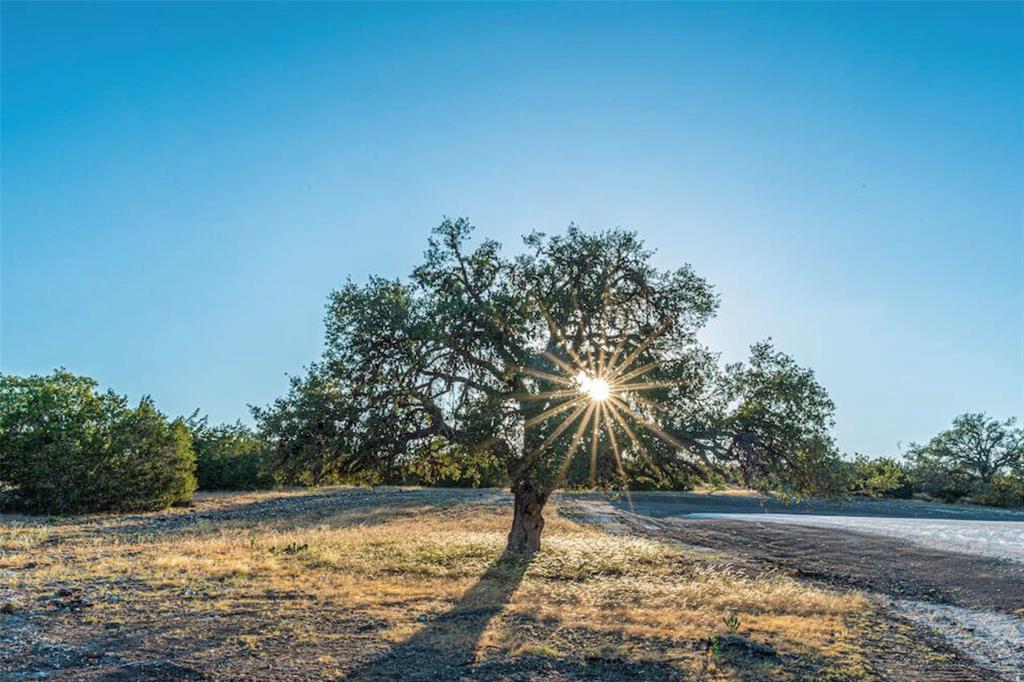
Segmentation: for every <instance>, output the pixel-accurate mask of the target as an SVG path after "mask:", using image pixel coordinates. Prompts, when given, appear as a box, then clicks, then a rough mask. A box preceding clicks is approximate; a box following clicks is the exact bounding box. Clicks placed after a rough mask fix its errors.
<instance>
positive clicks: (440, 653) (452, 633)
mask: <svg viewBox="0 0 1024 682" xmlns="http://www.w3.org/2000/svg"><path fill="white" fill-rule="evenodd" d="M530 561H531V557H529V556H523V555H521V554H515V553H513V552H509V551H507V550H506V551H505V553H504V554H502V555H501V556H500V557H499V558H498V559H497V560H495V561H494V563H492V564H491V565H490V566H489V567H488V568H487V571H486V572H485V573H484V574H483V575H482V576H481V577H480V580H479V581H478V582H477V583H476V584H475V585H473V587H471V588H469V590H467V591H466V593H465V594H463V595H462V597H461V598H460V599H459V601H458V602H457V603H456V604H455V606H453V607H452V608H451V609H449V610H448V611H446V612H445V613H443V614H441V615H440V616H438V617H437V618H435V619H434V620H432V621H430V622H429V623H428V624H427V625H426V626H425V627H424V628H423V629H422V630H420V631H418V632H417V633H416V634H414V635H413V636H412V637H410V638H409V639H407V640H406V641H404V642H402V643H400V644H397V645H395V646H394V647H392V648H391V649H389V650H387V651H385V652H384V653H382V654H380V655H379V656H377V657H376V658H374V659H373V660H371V661H369V662H367V663H364V664H363V665H361V666H360V667H358V668H356V669H355V670H353V671H352V672H350V673H349V674H348V675H347V676H346V678H345V679H347V680H418V679H458V678H460V677H461V676H462V673H463V671H464V666H467V665H469V664H471V663H473V661H474V659H475V656H476V649H477V645H478V644H479V642H480V638H481V637H482V636H483V634H484V630H486V629H487V625H488V624H489V623H490V622H491V620H492V619H493V618H494V617H495V616H497V615H498V614H499V613H500V612H501V610H502V609H503V608H504V606H505V605H506V604H507V603H508V602H509V600H510V599H511V598H512V595H513V594H514V593H515V591H516V589H517V588H518V587H519V583H521V582H522V580H523V575H524V574H525V573H526V569H527V567H528V566H529V565H530Z"/></svg>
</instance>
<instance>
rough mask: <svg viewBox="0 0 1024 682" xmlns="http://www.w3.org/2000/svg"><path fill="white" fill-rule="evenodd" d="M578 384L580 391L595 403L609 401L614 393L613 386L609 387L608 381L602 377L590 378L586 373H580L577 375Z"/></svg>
mask: <svg viewBox="0 0 1024 682" xmlns="http://www.w3.org/2000/svg"><path fill="white" fill-rule="evenodd" d="M576 383H577V384H579V387H580V391H581V392H583V393H585V394H586V395H587V396H589V397H590V399H591V400H592V401H594V402H601V401H604V400H608V397H609V396H610V395H611V393H612V389H611V386H609V385H608V382H607V381H606V380H604V379H602V378H600V377H591V376H588V375H587V374H586V373H585V372H580V373H579V374H577V375H576Z"/></svg>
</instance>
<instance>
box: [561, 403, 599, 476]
mask: <svg viewBox="0 0 1024 682" xmlns="http://www.w3.org/2000/svg"><path fill="white" fill-rule="evenodd" d="M600 404H601V403H598V402H593V401H592V402H591V403H590V405H589V406H588V407H587V411H586V412H584V413H583V419H581V420H580V423H579V426H577V427H576V432H575V433H573V434H572V441H570V442H569V448H568V449H567V450H566V451H565V459H564V460H562V466H561V467H559V469H558V479H557V481H558V483H557V484H556V485H555V487H556V488H558V487H560V486H561V485H562V481H564V480H565V475H566V473H568V471H569V465H570V464H572V456H573V454H575V453H576V448H578V447H579V446H580V443H581V442H582V441H583V434H584V432H585V431H586V430H587V425H588V423H589V422H590V420H591V418H592V417H593V416H594V410H595V409H596V408H597V406H598V405H600Z"/></svg>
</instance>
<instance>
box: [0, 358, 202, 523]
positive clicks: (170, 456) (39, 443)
mask: <svg viewBox="0 0 1024 682" xmlns="http://www.w3.org/2000/svg"><path fill="white" fill-rule="evenodd" d="M95 389H96V382H95V381H93V380H92V379H90V378H88V377H82V376H75V375H73V374H70V373H68V372H65V371H63V370H58V371H55V372H54V373H53V374H51V375H49V376H29V377H20V376H14V375H3V376H0V478H2V481H0V504H2V505H3V506H4V507H6V508H12V509H18V510H22V511H27V512H31V513H50V514H72V513H82V512H93V511H108V510H117V511H142V510H152V509H161V508H164V507H167V506H169V505H174V504H187V503H189V502H190V501H191V499H192V493H193V491H194V490H195V487H196V480H195V474H194V471H195V455H194V453H193V451H192V442H191V438H190V436H189V432H188V428H187V427H186V426H185V424H184V423H183V422H182V421H181V420H180V419H179V420H174V421H171V422H169V421H168V420H167V418H166V417H164V415H163V414H161V413H160V412H159V411H157V409H156V408H155V407H154V405H153V402H152V400H150V399H149V398H148V397H147V398H143V399H142V400H141V401H140V402H139V404H138V405H137V406H136V407H134V408H132V407H129V405H128V401H127V399H126V398H125V397H124V396H121V395H117V394H115V393H113V392H112V391H107V392H105V393H98V392H96V390H95Z"/></svg>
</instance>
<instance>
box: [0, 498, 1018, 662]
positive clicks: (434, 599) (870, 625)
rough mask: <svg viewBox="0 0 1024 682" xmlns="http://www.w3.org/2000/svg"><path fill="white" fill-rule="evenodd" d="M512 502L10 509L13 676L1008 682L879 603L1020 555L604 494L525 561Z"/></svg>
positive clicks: (5, 619) (979, 575)
mask: <svg viewBox="0 0 1024 682" xmlns="http://www.w3.org/2000/svg"><path fill="white" fill-rule="evenodd" d="M509 503H510V499H509V497H508V495H507V494H506V493H504V492H501V491H468V490H437V489H434V490H422V489H386V488H381V489H376V490H363V489H346V488H337V489H326V490H321V491H313V492H310V491H285V492H274V493H253V494H237V495H219V494H218V495H203V496H201V497H200V499H199V500H198V501H197V503H196V504H195V506H193V507H191V508H188V509H178V510H170V511H168V512H161V513H154V514H137V515H123V516H111V515H96V516H89V517H82V518H77V519H45V518H39V517H15V516H0V678H2V679H4V680H8V679H10V680H27V679H56V680H80V679H86V680H138V679H144V680H178V679H197V680H198V679H237V680H242V679H245V680H278V679H285V680H313V679H317V680H319V679H358V680H376V679H395V680H399V679H402V680H404V679H421V680H470V679H472V680H549V679H550V680H576V679H591V680H621V679H630V680H632V679H740V680H769V679H778V680H804V679H806V680H812V679H833V680H842V679H849V680H864V679H892V680H908V679H920V680H988V679H994V673H993V672H992V671H991V670H987V669H985V668H984V667H982V666H979V665H978V664H977V663H976V662H972V661H971V660H970V659H968V658H967V657H966V656H964V655H963V653H962V652H961V651H959V650H957V649H955V648H953V647H951V646H950V645H949V643H948V641H947V640H946V639H944V638H943V637H942V636H940V635H939V634H937V633H934V632H931V631H929V630H928V629H925V628H921V627H920V626H917V625H915V624H914V623H912V622H910V621H908V620H907V619H904V618H901V617H899V616H897V615H895V614H894V613H893V612H891V611H890V610H888V609H887V608H886V606H885V605H884V604H881V603H879V602H878V601H877V600H874V599H872V598H868V597H866V596H865V593H869V594H886V595H891V596H893V597H901V596H910V597H914V598H926V599H931V600H937V601H948V602H949V603H952V604H957V605H964V606H978V607H985V608H992V609H999V610H1004V611H1008V612H1012V611H1014V610H1016V609H1019V608H1021V606H1022V604H1021V603H1020V599H1021V598H1022V592H1024V591H1022V590H1019V589H1017V587H1019V585H1020V584H1021V583H1020V582H1019V580H1020V576H1021V574H1020V572H1019V566H1018V565H1016V564H1011V563H1010V562H1004V563H1005V564H1006V565H1004V564H1003V563H1000V562H993V561H992V560H990V559H983V560H976V559H974V558H971V557H965V556H959V555H955V556H953V555H949V554H948V553H945V554H944V553H941V552H937V551H935V550H924V549H920V548H913V547H910V548H908V547H907V546H903V545H901V544H899V543H896V544H893V542H895V541H887V542H882V541H881V540H884V539H878V538H872V537H865V538H856V537H852V536H851V534H847V533H836V532H835V531H831V530H826V529H802V530H799V531H797V532H793V531H792V527H789V526H778V525H771V524H734V523H733V522H723V521H720V520H715V521H687V522H685V523H684V522H681V521H679V520H677V519H672V518H664V517H661V518H658V517H656V516H652V515H644V514H632V513H630V512H628V511H623V510H621V509H617V508H616V507H614V505H608V504H605V503H601V502H600V501H599V500H598V501H595V499H594V498H592V497H590V498H588V497H586V496H583V497H581V496H562V497H561V498H559V499H557V500H555V501H554V502H553V505H552V507H551V509H550V510H549V511H548V513H547V516H548V519H549V525H548V528H547V530H546V531H545V545H544V549H543V550H542V552H541V553H540V554H539V555H537V557H535V558H533V559H532V560H522V559H521V558H519V557H516V556H509V555H505V554H502V544H503V535H504V532H505V528H506V524H507V523H508V516H509V513H510V511H509V509H510V506H509ZM595 505H596V506H595ZM762 525H763V526H764V527H762ZM965 575H970V576H972V580H970V581H967V580H964V579H962V578H961V577H960V576H965Z"/></svg>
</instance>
